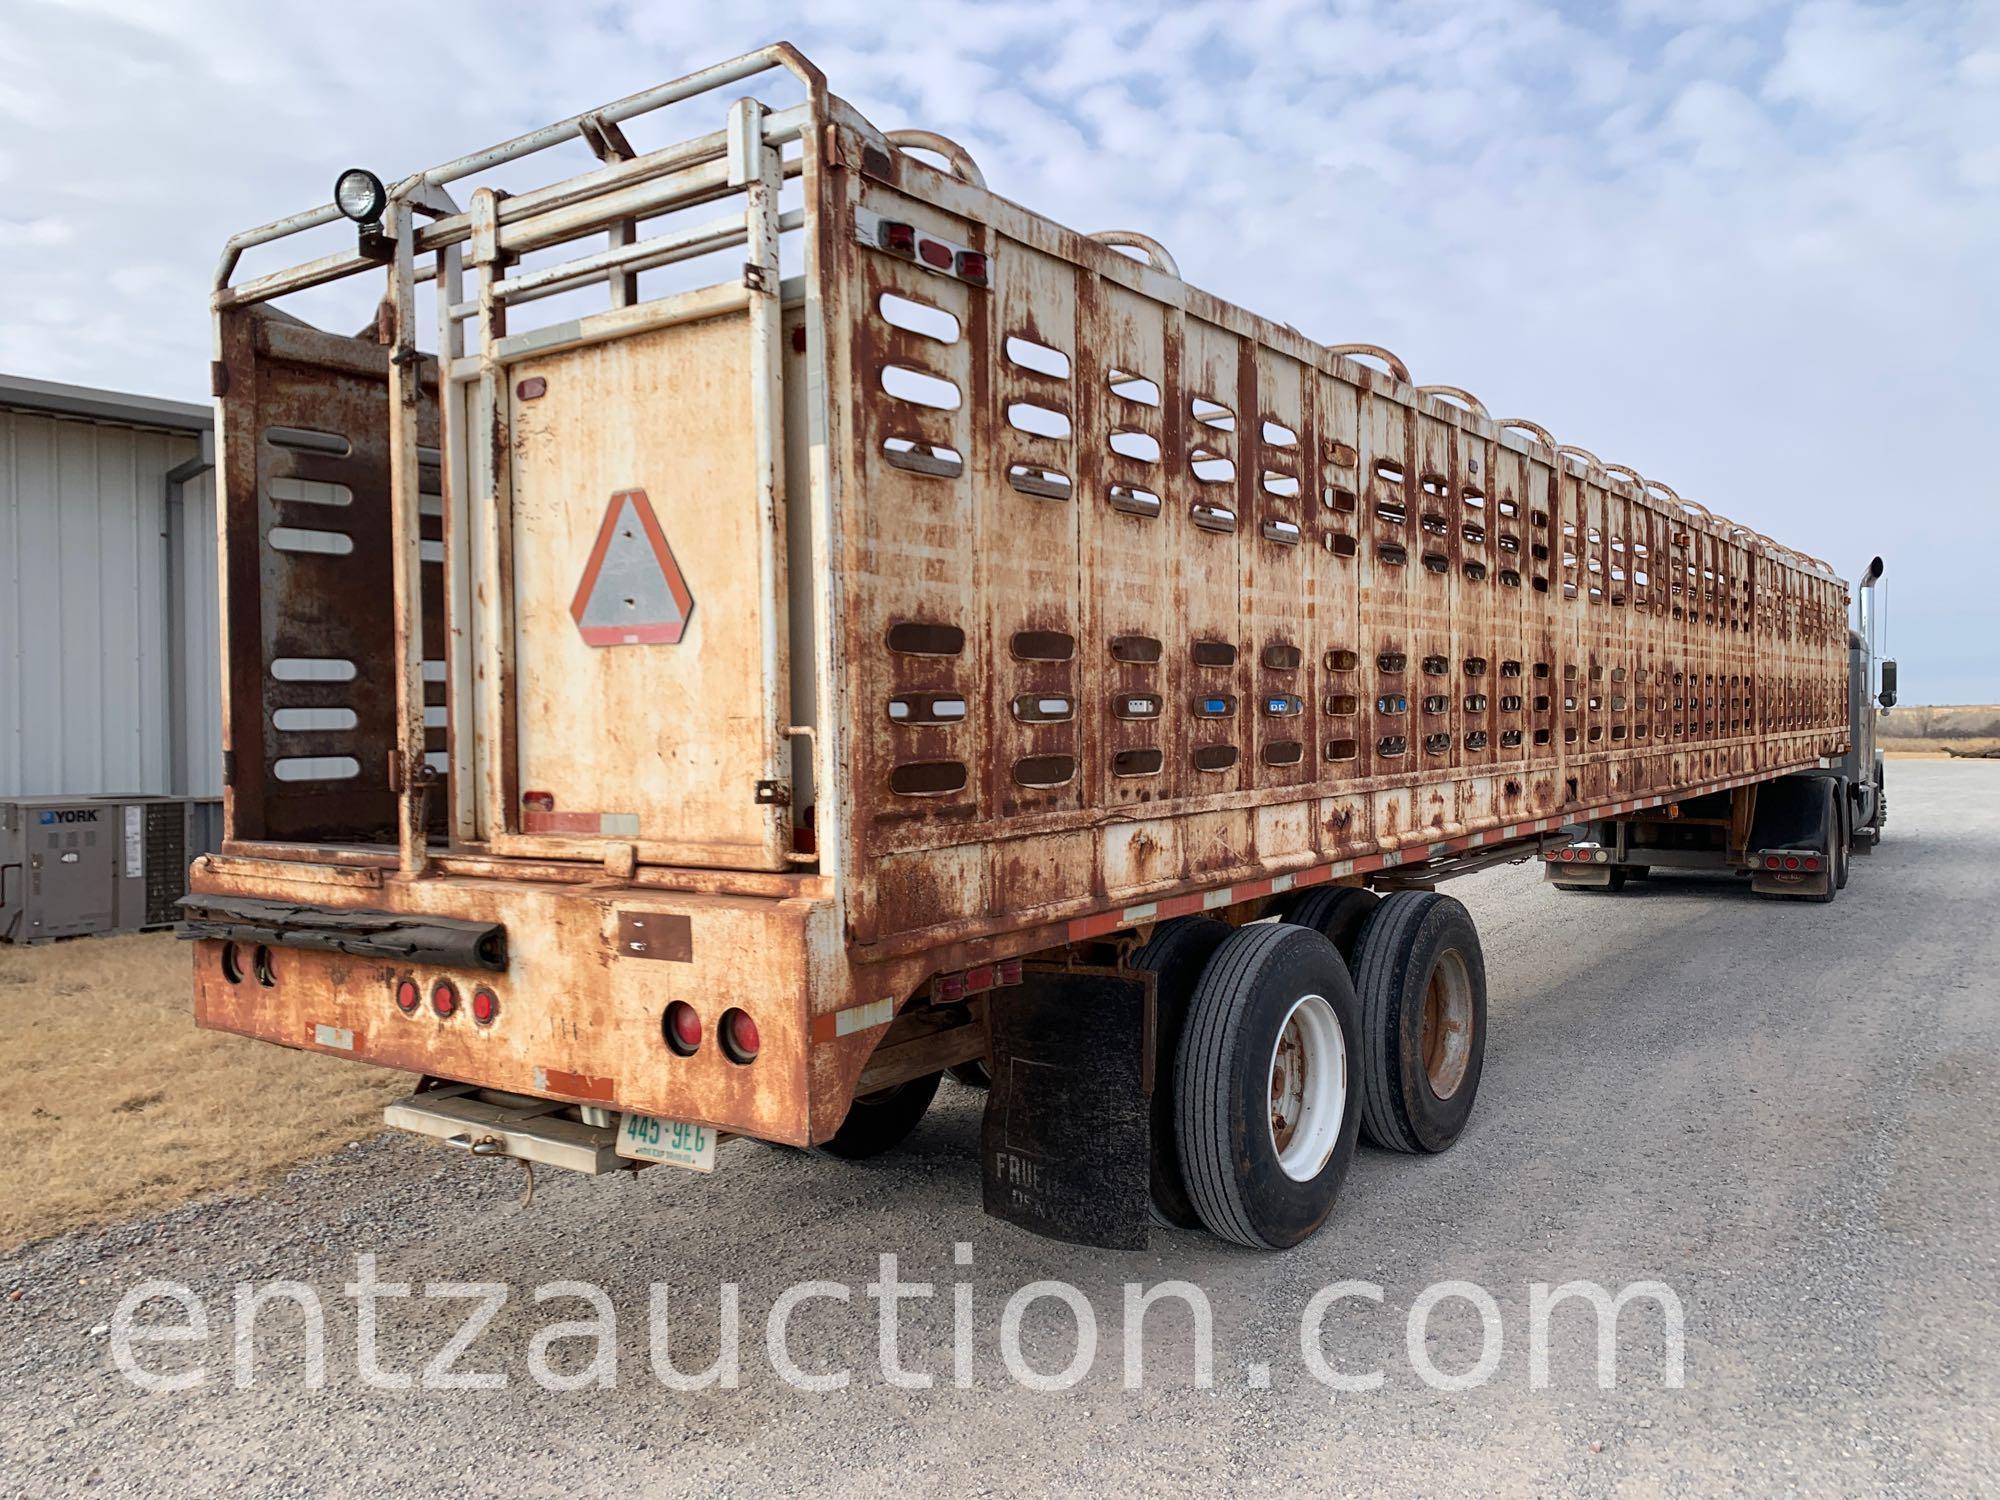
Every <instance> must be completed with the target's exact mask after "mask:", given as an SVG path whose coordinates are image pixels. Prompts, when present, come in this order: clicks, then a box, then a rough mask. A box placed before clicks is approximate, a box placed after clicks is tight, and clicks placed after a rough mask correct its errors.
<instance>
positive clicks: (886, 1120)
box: [819, 1073, 944, 1161]
mask: <svg viewBox="0 0 2000 1500" xmlns="http://www.w3.org/2000/svg"><path fill="white" fill-rule="evenodd" d="M943 1076H944V1075H942V1074H940V1073H932V1074H930V1075H929V1076H927V1077H924V1078H912V1079H910V1080H909V1081H908V1082H906V1083H898V1084H894V1085H892V1086H891V1087H889V1088H886V1089H878V1090H877V1091H876V1092H874V1093H872V1094H868V1095H864V1096H863V1097H861V1098H859V1099H856V1100H855V1101H854V1102H853V1103H852V1104H850V1105H848V1107H847V1118H846V1119H844V1120H842V1121H841V1122H840V1129H838V1130H836V1131H835V1132H834V1133H833V1134H832V1135H831V1136H830V1137H828V1139H827V1140H826V1141H825V1142H824V1143H823V1144H822V1145H821V1146H820V1148H819V1149H820V1150H821V1151H824V1152H825V1153H826V1154H827V1155H828V1156H838V1157H840V1158H841V1159H842V1160H843V1161H863V1160H866V1159H867V1158H868V1157H871V1156H880V1155H881V1154H882V1153H883V1152H884V1151H888V1150H891V1149H893V1148H894V1147H896V1146H899V1145H901V1144H902V1143H903V1139H904V1137H905V1136H907V1135H909V1133H910V1132H911V1131H912V1130H915V1129H916V1128H917V1122H918V1121H920V1120H922V1119H923V1117H924V1112H925V1111H926V1110H928V1109H929V1108H930V1107H931V1100H933V1099H935V1098H936V1097H937V1091H938V1079H939V1078H941V1077H943Z"/></svg>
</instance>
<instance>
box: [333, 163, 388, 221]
mask: <svg viewBox="0 0 2000 1500" xmlns="http://www.w3.org/2000/svg"><path fill="white" fill-rule="evenodd" d="M333 206H334V207H335V208H337V209H339V210H340V211H341V212H342V213H343V214H346V215H347V217H348V218H350V219H352V220H353V221H354V222H355V223H357V224H379V223H381V221H382V210H383V209H385V208H387V207H388V206H389V194H388V191H387V190H386V189H385V188H384V187H383V186H382V179H381V178H379V177H377V176H376V175H375V174H374V173H373V172H371V171H369V170H368V169H367V168H366V167H349V168H348V169H347V170H346V171H345V172H342V173H341V174H340V176H338V177H337V178H335V179H334V183H333Z"/></svg>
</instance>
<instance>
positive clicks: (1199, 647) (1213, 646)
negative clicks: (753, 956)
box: [1189, 641, 1236, 667]
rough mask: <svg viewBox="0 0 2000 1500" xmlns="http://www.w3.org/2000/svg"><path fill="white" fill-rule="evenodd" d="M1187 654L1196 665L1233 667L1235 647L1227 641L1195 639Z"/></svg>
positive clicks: (1234, 663)
mask: <svg viewBox="0 0 2000 1500" xmlns="http://www.w3.org/2000/svg"><path fill="white" fill-rule="evenodd" d="M1189 654H1190V655H1191V656H1193V658H1194V664H1195V665H1196V666H1198V667H1233V666H1235V665H1236V648H1235V647H1234V646H1232V645H1231V644H1230V643H1229V642H1228V641H1196V642H1195V643H1194V644H1193V645H1192V646H1191V647H1190V648H1189Z"/></svg>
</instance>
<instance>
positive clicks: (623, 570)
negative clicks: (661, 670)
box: [569, 490, 694, 646]
mask: <svg viewBox="0 0 2000 1500" xmlns="http://www.w3.org/2000/svg"><path fill="white" fill-rule="evenodd" d="M569 613H570V618H571V619H573V620H575V621H576V628H577V629H578V631H580V632H581V633H582V635H583V638H584V640H585V641H587V642H589V644H591V645H593V646H637V645H666V646H671V645H673V644H675V643H676V642H677V641H679V640H680V638H681V634H682V632H683V631H685V630H686V629H687V623H688V617H689V616H690V615H692V614H693V613H694V596H693V595H692V594H690V593H689V592H688V586H687V580H686V579H684V578H682V577H681V569H680V564H679V563H677V562H675V561H674V552H673V549H672V548H671V547H669V546H668V545H667V538H666V533H665V532H663V531H661V530H660V521H659V517H657V516H656V515H654V514H653V502H652V501H651V500H649V499H647V498H646V492H645V491H644V490H620V491H618V493H617V494H615V495H613V496H612V497H611V503H610V504H609V505H607V506H606V507H605V509H604V524H603V525H601V526H599V527H598V528H597V541H596V543H595V545H593V546H592V547H591V549H590V561H589V562H587V563H585V564H584V567H583V580H582V582H580V583H579V584H577V586H576V598H574V599H573V600H571V601H570V606H569Z"/></svg>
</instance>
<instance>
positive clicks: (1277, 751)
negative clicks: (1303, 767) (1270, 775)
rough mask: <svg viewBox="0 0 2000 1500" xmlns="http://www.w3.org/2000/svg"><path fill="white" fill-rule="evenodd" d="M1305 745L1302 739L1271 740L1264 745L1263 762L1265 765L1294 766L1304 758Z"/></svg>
mask: <svg viewBox="0 0 2000 1500" xmlns="http://www.w3.org/2000/svg"><path fill="white" fill-rule="evenodd" d="M1305 754H1306V747H1305V742H1304V741H1303V740H1273V741H1272V742H1271V743H1270V744H1268V745H1266V746H1265V747H1264V764H1265V765H1267V766H1295V765H1297V764H1298V763H1299V762H1300V761H1302V760H1304V759H1305Z"/></svg>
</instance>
